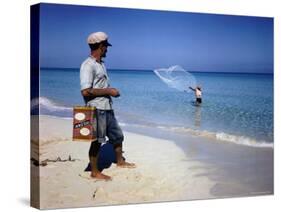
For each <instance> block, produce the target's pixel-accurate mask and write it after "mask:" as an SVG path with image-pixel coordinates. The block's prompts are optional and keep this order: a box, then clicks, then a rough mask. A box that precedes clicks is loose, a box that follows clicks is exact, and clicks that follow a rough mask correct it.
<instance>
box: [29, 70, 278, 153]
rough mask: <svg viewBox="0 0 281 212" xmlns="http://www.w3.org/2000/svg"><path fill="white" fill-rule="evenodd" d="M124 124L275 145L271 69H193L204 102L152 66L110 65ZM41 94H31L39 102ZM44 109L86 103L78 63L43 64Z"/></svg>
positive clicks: (60, 112)
mask: <svg viewBox="0 0 281 212" xmlns="http://www.w3.org/2000/svg"><path fill="white" fill-rule="evenodd" d="M108 75H109V78H110V84H111V87H115V88H117V89H118V90H119V91H120V93H121V96H120V97H119V98H113V108H114V110H115V113H116V116H117V118H118V121H119V122H120V125H121V127H126V126H135V127H136V128H138V127H142V126H146V127H150V128H153V129H161V130H167V131H172V132H174V133H180V134H184V133H188V134H193V135H197V136H206V137H213V138H216V139H218V140H220V141H224V142H232V143H236V144H238V145H247V146H253V147H265V148H267V147H272V148H273V74H253V73H250V74H248V73H204V72H200V73H199V72H196V73H192V75H193V76H194V77H195V78H196V81H197V83H198V84H199V85H201V86H202V94H203V95H202V99H203V103H202V105H201V106H199V107H198V106H195V105H194V100H195V96H194V93H193V92H180V91H178V90H176V89H173V88H170V87H168V86H167V85H166V84H165V83H163V82H162V81H161V80H160V79H159V78H158V77H157V76H156V74H155V73H154V72H153V71H152V70H142V71H141V70H108ZM37 103H38V100H33V102H32V107H33V108H35V107H36V104H37ZM39 104H40V114H45V115H52V116H59V117H64V118H71V117H72V107H73V106H75V105H84V102H83V99H82V97H81V93H80V82H79V69H63V68H51V69H50V68H42V69H41V70H40V98H39Z"/></svg>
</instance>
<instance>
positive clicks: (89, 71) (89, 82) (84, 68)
mask: <svg viewBox="0 0 281 212" xmlns="http://www.w3.org/2000/svg"><path fill="white" fill-rule="evenodd" d="M94 77H95V73H94V68H93V67H92V65H91V64H89V63H87V62H86V63H83V64H82V65H81V68H80V86H81V90H84V89H87V88H92V87H93V81H94Z"/></svg>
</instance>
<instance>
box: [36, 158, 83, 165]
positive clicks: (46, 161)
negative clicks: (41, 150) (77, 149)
mask: <svg viewBox="0 0 281 212" xmlns="http://www.w3.org/2000/svg"><path fill="white" fill-rule="evenodd" d="M78 160H79V159H72V158H71V155H69V156H68V159H64V160H62V159H61V158H60V157H57V159H54V160H51V159H46V160H43V161H42V162H41V163H39V161H38V160H36V159H34V158H31V161H32V162H33V165H35V166H47V165H48V162H52V163H56V162H67V161H69V162H75V161H78Z"/></svg>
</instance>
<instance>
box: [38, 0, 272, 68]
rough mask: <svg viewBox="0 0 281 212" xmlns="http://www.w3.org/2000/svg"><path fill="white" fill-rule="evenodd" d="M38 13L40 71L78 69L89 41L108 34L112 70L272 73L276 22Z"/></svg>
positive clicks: (52, 9)
mask: <svg viewBox="0 0 281 212" xmlns="http://www.w3.org/2000/svg"><path fill="white" fill-rule="evenodd" d="M40 11H41V14H40V15H41V16H40V63H41V66H42V67H64V68H77V67H80V64H81V63H82V61H83V60H84V59H85V58H86V57H87V56H88V55H89V53H90V51H89V47H88V45H87V42H86V40H87V37H88V35H89V34H90V33H92V32H95V31H104V32H106V33H107V34H108V35H109V42H110V43H111V44H112V45H113V46H112V47H109V49H108V53H107V57H106V58H105V63H106V66H107V67H108V68H111V69H150V70H151V69H155V68H163V67H169V66H172V65H181V66H182V67H184V68H185V69H186V70H188V71H215V72H221V71H223V72H266V73H272V72H273V19H272V18H265V17H250V16H230V15H213V14H203V13H187V12H168V11H155V10H136V9H119V8H108V7H107V8H106V7H92V6H88V7H87V6H74V5H58V4H42V5H41V10H40Z"/></svg>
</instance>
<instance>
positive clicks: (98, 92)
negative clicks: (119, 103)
mask: <svg viewBox="0 0 281 212" xmlns="http://www.w3.org/2000/svg"><path fill="white" fill-rule="evenodd" d="M81 94H82V96H84V97H86V98H91V99H94V98H95V97H102V96H112V97H118V96H120V93H119V91H118V90H117V89H116V88H86V89H84V90H82V91H81Z"/></svg>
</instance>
